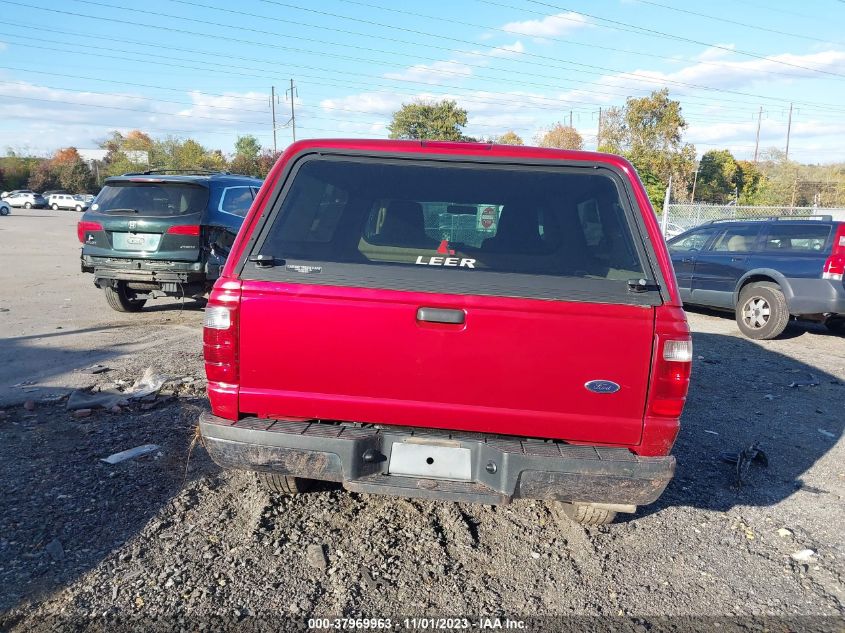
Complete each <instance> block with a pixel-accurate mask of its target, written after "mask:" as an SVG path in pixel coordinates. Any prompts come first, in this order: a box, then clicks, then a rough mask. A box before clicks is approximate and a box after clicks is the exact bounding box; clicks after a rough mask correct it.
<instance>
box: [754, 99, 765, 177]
mask: <svg viewBox="0 0 845 633" xmlns="http://www.w3.org/2000/svg"><path fill="white" fill-rule="evenodd" d="M762 118H763V106H760V111H759V112H758V113H757V140H756V141H755V142H754V163H755V164H756V163H757V151H758V150H759V149H760V121H761V119H762Z"/></svg>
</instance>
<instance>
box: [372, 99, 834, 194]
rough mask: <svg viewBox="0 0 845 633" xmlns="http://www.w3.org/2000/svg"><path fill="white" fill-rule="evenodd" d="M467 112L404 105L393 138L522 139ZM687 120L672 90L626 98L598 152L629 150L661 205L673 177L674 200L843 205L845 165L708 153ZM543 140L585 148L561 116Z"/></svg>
mask: <svg viewBox="0 0 845 633" xmlns="http://www.w3.org/2000/svg"><path fill="white" fill-rule="evenodd" d="M467 123H468V114H467V111H466V110H465V109H463V108H461V107H460V106H458V104H457V103H456V102H455V101H449V100H444V101H440V102H437V103H410V104H403V105H402V107H401V108H400V109H399V110H398V111H397V112H396V113H394V115H393V118H392V120H391V123H390V125H389V126H388V131H389V133H390V138H397V139H432V140H445V141H482V142H488V143H499V144H505V145H523V144H524V141H523V139H522V138H520V137H519V135H518V134H516V133H515V132H514V131H513V130H509V131H506V132H504V133H503V134H501V135H500V136H493V137H489V138H472V137H468V136H466V135H465V134H464V132H463V128H464V127H465V126H466V125H467ZM686 129H687V122H686V120H685V119H684V117H683V114H682V109H681V104H680V102H679V101H677V100H674V99H671V98H670V97H669V91H668V90H667V89H663V90H656V91H654V92H652V93H651V94H650V95H648V96H645V97H636V98H635V97H629V98H628V100H627V101H626V102H625V105H623V106H618V107H612V108H609V109H608V110H606V111H605V112H603V116H602V118H601V120H600V124H599V130H598V134H597V137H598V138H597V141H598V142H597V147H598V151H600V152H609V153H612V154H619V155H621V156H624V157H625V158H627V159H628V160H630V161H631V163H632V164H633V165H634V167H636V169H637V172H638V173H639V175H640V179H641V180H642V181H643V184H644V185H645V188H646V190H647V191H648V196H649V198H650V199H651V202H652V204H653V205H654V206H655V208H656V209H658V210H660V209H661V208H662V205H663V198H664V195H665V192H666V188H667V186H668V184H669V179H670V178H671V180H672V200H673V201H674V202H703V203H711V204H731V203H733V204H741V205H771V206H822V207H834V206H845V164H843V163H838V164H830V165H803V164H800V163H797V162H795V161H790V160H787V158H786V156H785V155H784V153H783V152H781V151H779V150H777V149H769V150H765V151H764V152H762V159H761V160H760V161H758V162H753V161H747V160H739V159H737V158H735V157H734V156H733V154H731V152H730V151H729V150H727V149H722V150H709V151H707V152H704V154H703V155H702V157H701V159H700V160H696V150H695V146H694V145H693V144H691V143H687V142H685V141H684V132H685V131H686ZM532 140H533V143H534V144H535V145H537V146H539V147H555V148H559V149H573V150H580V149H583V148H584V140H583V138H582V137H581V135H580V134H579V133H578V131H577V130H576V129H575V128H573V127H571V126H568V125H564V124H562V123H560V122H557V123H555V124H554V125H552V126H551V127H550V128H548V129H547V130H544V131H543V132H541V133H540V134H538V135H537V136H536V137H535V138H534V139H532Z"/></svg>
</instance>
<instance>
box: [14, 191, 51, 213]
mask: <svg viewBox="0 0 845 633" xmlns="http://www.w3.org/2000/svg"><path fill="white" fill-rule="evenodd" d="M4 200H5V201H6V202H7V203H8V204H9V206H12V207H23V208H24V209H32V208H35V209H43V208H44V207H46V206H47V201H46V200H45V199H44V196H42V195H41V194H40V193H33V192H32V191H20V192H18V193H12V194H10V195H9V196H7V197H6V198H4Z"/></svg>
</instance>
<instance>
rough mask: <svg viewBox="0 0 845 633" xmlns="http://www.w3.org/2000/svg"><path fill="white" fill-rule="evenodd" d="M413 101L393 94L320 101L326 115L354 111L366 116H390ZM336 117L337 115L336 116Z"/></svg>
mask: <svg viewBox="0 0 845 633" xmlns="http://www.w3.org/2000/svg"><path fill="white" fill-rule="evenodd" d="M409 101H413V97H403V96H402V95H397V94H396V93H392V92H363V93H360V94H354V95H347V96H345V97H340V98H339V99H323V100H322V101H320V107H322V108H323V109H324V110H325V111H326V113H330V112H334V111H335V110H340V111H342V110H353V111H355V112H360V113H364V114H380V115H388V116H389V115H390V114H392V113H393V112H394V111H396V110H398V109H399V108H400V107H401V106H402V103H403V102H405V103H407V102H409ZM334 116H336V115H334Z"/></svg>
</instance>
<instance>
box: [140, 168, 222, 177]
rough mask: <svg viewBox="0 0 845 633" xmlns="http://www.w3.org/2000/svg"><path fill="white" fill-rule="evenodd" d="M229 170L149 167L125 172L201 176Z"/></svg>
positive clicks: (144, 174)
mask: <svg viewBox="0 0 845 633" xmlns="http://www.w3.org/2000/svg"><path fill="white" fill-rule="evenodd" d="M228 173H229V172H228V171H223V170H222V169H166V168H161V169H148V170H146V171H136V172H130V173H128V174H123V175H124V176H152V175H153V174H196V175H201V176H211V175H214V174H228Z"/></svg>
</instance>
